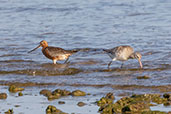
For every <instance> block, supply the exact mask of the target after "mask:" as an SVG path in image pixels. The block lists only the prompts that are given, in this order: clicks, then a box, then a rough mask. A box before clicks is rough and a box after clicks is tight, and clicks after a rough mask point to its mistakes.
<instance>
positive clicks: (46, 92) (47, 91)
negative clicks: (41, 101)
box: [40, 89, 52, 97]
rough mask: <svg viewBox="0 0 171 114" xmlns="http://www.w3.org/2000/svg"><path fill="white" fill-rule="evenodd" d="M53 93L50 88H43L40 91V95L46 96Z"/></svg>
mask: <svg viewBox="0 0 171 114" xmlns="http://www.w3.org/2000/svg"><path fill="white" fill-rule="evenodd" d="M51 94H52V93H51V91H50V90H47V89H43V90H41V91H40V95H44V96H46V97H48V96H50V95H51Z"/></svg>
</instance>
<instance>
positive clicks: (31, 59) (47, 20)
mask: <svg viewBox="0 0 171 114" xmlns="http://www.w3.org/2000/svg"><path fill="white" fill-rule="evenodd" d="M170 10H171V2H170V1H169V0H165V1H164V0H150V1H149V0H143V1H142V0H122V1H113V0H108V1H102V0H93V1H92V0H88V1H81V0H72V1H71V0H62V1H59V0H56V1H52V0H50V1H49V0H34V1H33V0H29V1H26V0H15V1H5V0H4V1H1V4H0V39H1V44H0V85H8V84H9V83H13V82H19V83H26V82H31V83H44V84H46V83H48V84H49V85H50V84H51V83H52V84H55V85H60V87H61V88H67V89H68V90H70V89H79V88H81V89H83V90H85V91H86V92H90V93H92V94H100V93H101V94H100V96H104V95H105V94H106V93H107V92H114V93H115V94H116V95H119V94H122V93H126V95H127V94H128V95H129V94H132V93H139V94H140V93H161V92H162V91H163V90H160V89H155V87H159V86H160V87H162V88H165V87H166V86H167V90H166V91H168V92H171V91H170V90H171V87H170V84H171V51H170V50H171V38H170V36H171V31H170V30H171V26H170V23H171V13H170ZM41 40H46V41H47V42H48V43H49V45H50V46H58V47H62V48H64V49H68V50H71V49H75V48H82V49H83V50H84V51H80V52H78V53H76V54H74V55H72V56H71V57H70V60H69V61H70V63H69V64H63V62H64V61H59V62H58V63H59V64H57V65H53V64H52V61H51V60H48V59H47V58H45V57H44V56H43V54H42V53H41V49H37V50H36V51H34V52H32V53H29V54H28V53H27V52H28V51H30V50H31V49H33V48H35V47H36V46H37V45H38V44H39V42H40V41H41ZM118 45H131V46H132V47H134V50H135V51H139V52H141V53H142V55H143V57H142V63H143V65H144V68H143V69H139V64H138V62H137V61H136V60H129V61H127V62H125V63H124V68H122V69H120V65H121V62H117V61H116V62H113V63H112V65H111V70H108V69H107V64H108V62H109V61H110V60H111V59H110V58H109V56H108V55H107V54H105V53H104V52H103V51H102V49H108V48H113V47H115V46H118ZM85 48H86V49H85ZM144 75H147V76H149V77H150V79H146V80H145V79H141V80H140V79H137V76H144ZM48 84H47V85H48ZM125 86H132V88H125ZM136 86H141V89H140V88H138V87H136ZM31 88H33V89H35V90H36V88H37V87H31ZM42 88H43V87H42ZM85 88H86V89H85ZM50 89H52V90H53V89H56V88H55V87H53V86H50ZM96 89H97V90H96ZM28 92H29V91H28ZM34 92H36V91H34ZM38 92H39V89H37V93H38ZM38 97H40V98H38V99H41V98H42V96H39V95H38ZM97 98H100V97H97ZM28 99H29V98H28ZM30 99H31V98H30ZM33 99H34V98H33ZM68 99H69V98H68ZM71 99H72V98H71ZM83 99H84V98H83ZM93 99H95V98H92V100H93ZM7 101H8V102H10V100H9V99H8V100H7ZM93 101H94V100H93ZM8 102H5V104H8ZM21 102H22V101H21ZM23 102H24V101H23ZM37 102H39V101H37ZM71 102H73V101H71ZM50 103H51V102H50ZM2 104H3V105H4V107H1V108H0V112H4V111H3V110H4V109H6V105H5V104H4V102H1V105H2ZM19 104H20V103H19ZM25 104H26V105H27V104H28V103H25ZM52 104H53V103H52ZM47 105H48V104H46V105H45V106H43V107H46V106H47ZM57 107H59V108H60V106H57ZM89 108H90V107H89ZM61 109H64V110H67V108H62V107H61ZM92 109H93V107H92ZM17 110H20V109H17V108H16V109H15V110H14V112H15V111H17ZM90 110H91V108H90ZM97 110H98V108H97ZM23 112H24V111H23ZM33 112H34V111H33ZM68 112H69V113H71V112H70V111H69V109H68ZM95 112H97V111H95ZM30 113H31V112H30ZM75 113H76V112H75ZM80 113H83V112H80ZM89 113H90V112H89ZM92 113H93V114H94V112H92Z"/></svg>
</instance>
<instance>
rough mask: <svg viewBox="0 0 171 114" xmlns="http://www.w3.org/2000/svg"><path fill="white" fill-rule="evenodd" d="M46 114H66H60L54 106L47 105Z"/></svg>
mask: <svg viewBox="0 0 171 114" xmlns="http://www.w3.org/2000/svg"><path fill="white" fill-rule="evenodd" d="M46 114H67V113H64V112H62V111H61V110H59V109H57V108H56V107H55V106H52V105H49V106H48V107H47V108H46Z"/></svg>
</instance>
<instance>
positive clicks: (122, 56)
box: [103, 46, 143, 68]
mask: <svg viewBox="0 0 171 114" xmlns="http://www.w3.org/2000/svg"><path fill="white" fill-rule="evenodd" d="M103 50H104V51H105V52H106V53H107V54H108V55H109V56H110V57H111V58H112V61H116V60H118V61H122V65H121V68H122V67H123V63H124V61H127V60H128V59H137V60H138V62H139V64H140V67H141V68H143V65H142V63H141V57H142V56H141V54H140V53H139V52H134V50H133V48H132V47H131V46H117V47H114V48H112V49H103ZM112 61H110V62H109V64H108V68H109V67H110V65H111V63H112Z"/></svg>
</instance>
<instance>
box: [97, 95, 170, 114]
mask: <svg viewBox="0 0 171 114" xmlns="http://www.w3.org/2000/svg"><path fill="white" fill-rule="evenodd" d="M108 96H110V95H109V94H108V95H106V97H102V98H101V99H100V100H99V101H97V105H98V106H100V108H99V111H100V112H101V113H102V114H113V113H116V114H118V113H129V114H132V113H137V114H139V113H142V112H143V113H144V114H145V112H148V113H149V114H156V113H155V112H150V106H151V102H155V103H157V104H161V103H164V105H170V102H169V100H167V99H168V98H169V97H168V95H165V98H162V97H161V95H160V94H140V95H137V94H134V95H132V96H130V97H123V98H121V99H120V100H118V101H117V102H115V103H113V100H112V99H109V98H110V97H108ZM158 113H159V112H157V114H158ZM160 113H161V114H162V113H164V112H160ZM160 113H159V114H160Z"/></svg>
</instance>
